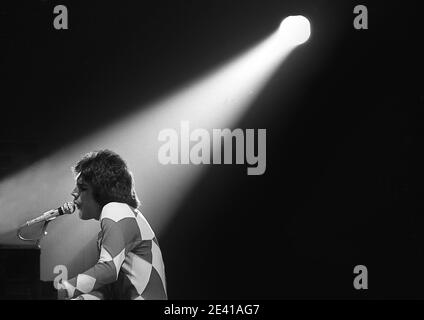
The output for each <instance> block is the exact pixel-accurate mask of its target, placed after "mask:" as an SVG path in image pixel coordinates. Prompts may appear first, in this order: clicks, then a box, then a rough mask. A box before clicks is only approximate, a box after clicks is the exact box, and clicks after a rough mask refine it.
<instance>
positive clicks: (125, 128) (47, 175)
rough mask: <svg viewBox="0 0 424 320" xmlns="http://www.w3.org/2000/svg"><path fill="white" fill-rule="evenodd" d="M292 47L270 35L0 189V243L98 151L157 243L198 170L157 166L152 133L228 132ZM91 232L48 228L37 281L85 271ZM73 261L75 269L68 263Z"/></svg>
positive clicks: (51, 202)
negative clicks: (184, 125) (116, 171)
mask: <svg viewBox="0 0 424 320" xmlns="http://www.w3.org/2000/svg"><path fill="white" fill-rule="evenodd" d="M283 39H284V37H283ZM294 47H295V45H294V44H293V43H290V42H289V41H285V40H282V38H281V35H280V32H279V31H278V30H277V31H276V32H274V33H273V34H271V35H270V36H269V37H268V38H266V39H265V40H263V41H262V42H260V43H259V44H257V45H255V46H254V47H253V48H252V49H250V50H249V51H247V52H245V53H243V54H241V55H240V56H238V57H236V58H235V59H232V60H231V61H229V62H227V63H225V64H223V65H222V66H220V67H218V68H217V69H216V70H214V71H212V72H210V73H208V74H206V75H205V76H203V77H200V78H199V79H196V80H195V81H193V82H191V83H190V84H187V85H185V86H183V87H181V88H180V89H179V90H176V91H175V92H174V93H172V94H170V95H168V96H167V97H165V98H163V99H160V100H158V101H155V102H153V103H151V104H149V105H147V106H145V107H143V108H142V111H140V112H139V113H136V114H132V115H130V116H128V117H125V118H123V119H120V120H119V121H117V122H116V123H115V124H113V125H109V126H108V127H105V128H104V129H103V130H101V131H99V132H97V133H95V134H93V135H91V136H88V137H86V139H84V140H83V141H80V142H77V143H74V144H72V145H69V146H67V147H63V148H62V149H61V150H58V151H57V152H56V153H55V154H53V155H51V156H49V157H47V158H45V159H43V160H41V161H39V162H37V163H34V164H33V165H32V166H30V167H28V168H27V169H25V170H23V171H21V172H19V173H17V174H15V175H13V176H11V177H9V178H7V179H5V180H3V181H1V182H0V215H1V219H2V223H1V224H0V242H1V243H17V240H16V238H15V237H14V233H13V232H12V231H13V230H16V228H17V227H18V226H19V225H20V224H21V223H23V222H24V221H26V220H27V219H29V218H31V217H34V216H37V215H38V214H39V213H41V212H44V211H45V210H46V209H50V208H56V207H58V206H59V205H61V204H62V203H63V202H64V201H67V199H70V192H71V190H72V189H73V186H74V180H73V176H72V174H71V171H70V167H71V166H72V165H74V164H75V162H76V161H77V160H78V159H80V157H81V156H82V155H83V154H85V153H86V152H89V151H92V150H98V149H103V148H108V149H111V150H114V151H115V152H117V153H118V154H120V155H121V156H122V157H123V158H124V159H125V160H126V161H127V163H128V166H129V168H130V169H131V170H132V172H133V174H134V178H135V183H136V190H137V193H138V195H139V198H140V200H141V211H142V213H143V214H144V215H145V216H146V218H147V219H148V221H149V222H150V223H151V225H152V227H153V228H154V230H155V231H156V234H157V235H159V238H160V234H161V233H162V232H164V230H166V227H167V225H168V224H169V223H170V221H171V218H172V216H173V213H174V212H175V211H176V210H177V208H178V206H179V204H180V202H181V201H182V199H183V198H184V197H185V196H186V195H187V194H189V192H190V191H191V188H192V187H193V186H194V184H195V181H196V179H198V178H199V176H200V173H201V168H202V167H201V166H196V165H161V164H160V163H159V161H158V150H159V148H160V146H161V145H162V143H161V142H159V141H158V134H159V132H160V131H161V130H163V129H166V128H173V129H175V130H176V131H177V132H179V128H180V123H181V121H189V124H190V129H191V130H193V129H195V128H204V129H207V130H211V129H213V128H222V129H224V128H230V129H231V128H233V126H234V125H235V124H236V123H237V121H238V120H239V119H240V118H241V116H242V115H243V114H244V112H245V111H246V109H247V108H248V107H249V105H250V104H251V103H252V102H253V101H254V99H255V98H256V97H257V95H258V94H259V93H260V91H261V90H262V88H263V87H264V86H265V85H266V83H267V81H268V80H269V79H270V77H271V76H272V75H273V73H274V72H275V71H276V70H277V69H278V66H279V65H280V64H281V63H282V61H284V58H285V57H286V56H287V55H288V54H289V53H290V52H291V51H292V49H293V48H294ZM98 231H99V223H98V222H96V221H84V222H82V221H80V220H79V219H78V217H77V214H73V215H70V216H64V217H61V218H58V219H56V220H55V221H54V222H52V223H51V224H50V225H49V229H48V232H49V234H48V236H47V237H45V238H44V239H43V241H42V242H41V246H42V251H41V252H42V254H41V279H42V280H52V279H53V278H54V277H55V275H54V274H53V268H54V267H55V266H56V265H66V266H68V269H69V268H70V266H72V267H71V269H69V276H73V275H75V274H76V273H78V272H81V271H84V270H85V269H87V268H88V267H90V266H91V265H92V264H93V263H94V262H95V259H96V258H97V255H96V253H95V252H93V251H95V245H92V240H93V235H96V233H97V232H98ZM87 248H89V249H87ZM77 255H79V257H78V259H79V263H75V259H76V257H77Z"/></svg>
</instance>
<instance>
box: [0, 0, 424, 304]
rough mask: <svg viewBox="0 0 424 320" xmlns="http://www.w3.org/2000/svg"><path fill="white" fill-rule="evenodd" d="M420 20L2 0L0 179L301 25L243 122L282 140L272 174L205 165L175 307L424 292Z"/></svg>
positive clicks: (255, 0) (178, 4)
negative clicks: (281, 28)
mask: <svg viewBox="0 0 424 320" xmlns="http://www.w3.org/2000/svg"><path fill="white" fill-rule="evenodd" d="M417 3H418V2H417ZM57 4H65V5H66V6H67V7H68V9H69V28H70V29H69V30H66V31H57V30H54V28H53V25H52V21H53V8H54V6H55V5H57ZM358 4H363V5H366V6H367V7H368V11H369V29H368V30H355V29H354V28H353V19H354V17H355V15H354V14H353V8H354V7H355V5H358ZM419 9H420V8H419V7H418V5H417V4H415V3H413V2H406V1H403V2H396V3H389V2H388V1H380V2H377V1H336V0H333V1H319V0H318V1H312V0H311V1H283V0H279V1H269V0H267V1H263V0H262V1H259V0H232V1H217V0H214V1H209V0H208V1H198V0H196V1H195V0H184V1H182V0H174V1H32V2H29V1H19V2H16V3H13V2H11V1H7V2H5V3H2V4H1V5H0V20H1V21H0V23H1V25H0V26H1V29H0V41H1V53H0V57H1V60H0V70H1V76H2V84H1V89H0V90H1V91H0V92H1V98H0V99H1V100H0V101H1V102H0V106H1V118H0V119H1V125H0V178H4V177H6V176H8V175H11V174H13V173H14V172H16V171H17V170H19V169H21V168H24V167H26V166H28V165H29V164H31V163H33V162H35V161H36V160H38V159H40V158H42V157H45V156H46V155H48V154H50V153H52V152H54V151H55V150H56V149H57V148H58V147H60V146H63V145H64V144H67V143H70V142H72V141H74V140H77V139H79V138H82V137H84V135H85V134H87V133H90V132H92V131H93V130H95V129H97V128H100V127H101V126H103V125H104V124H105V123H108V122H109V121H113V119H115V118H116V117H117V116H120V115H123V114H126V113H129V112H131V111H134V110H135V108H136V106H140V105H144V104H145V103H147V102H148V101H151V100H152V99H154V98H156V97H159V96H161V95H163V94H166V93H167V92H169V91H170V90H172V89H175V88H177V87H178V86H179V85H181V84H183V83H185V82H186V81H189V80H191V79H193V78H194V77H196V76H198V75H200V74H202V73H203V72H204V71H205V70H209V69H210V68H213V67H214V66H216V65H218V64H219V63H221V62H223V61H226V60H227V59H229V58H231V57H233V56H234V55H237V54H239V53H240V52H243V51H244V50H246V49H248V48H249V47H250V46H252V45H253V44H255V43H256V42H257V41H259V40H260V39H263V38H264V37H265V36H266V35H268V34H269V33H270V32H271V31H273V30H274V29H275V28H276V27H277V26H278V24H279V22H280V21H281V19H283V18H284V17H285V16H288V15H291V14H303V15H305V16H307V17H308V18H309V19H310V20H311V23H312V37H311V39H310V41H309V42H308V43H306V44H305V45H304V46H302V47H300V48H298V49H297V50H296V51H295V52H294V53H293V54H292V55H291V56H290V58H289V59H288V60H287V61H286V62H285V64H284V66H283V67H282V68H281V69H280V70H279V72H277V74H276V75H275V76H274V78H273V79H272V81H271V82H270V84H269V85H268V86H267V87H266V89H265V90H264V91H263V92H262V93H261V95H260V97H258V99H257V100H256V102H255V104H254V106H253V107H252V108H251V109H250V110H249V112H248V114H247V115H246V116H245V117H244V118H243V119H242V120H241V121H240V123H239V125H238V127H240V128H266V129H267V170H266V173H265V175H263V176H247V175H246V174H245V168H243V169H241V168H240V167H237V166H210V167H209V168H208V171H207V174H206V175H205V176H204V177H203V179H202V180H201V181H200V183H199V184H198V185H196V186H195V188H194V189H193V193H192V194H190V195H189V196H188V197H187V198H186V201H185V202H184V203H183V205H181V206H180V208H179V209H178V214H177V216H176V218H175V219H174V220H173V222H172V225H171V226H170V227H169V228H168V230H167V232H166V233H165V234H163V235H161V238H160V242H161V247H162V250H163V253H164V259H165V263H166V268H167V280H168V293H169V296H170V298H175V299H180V298H181V299H184V298H195V299H196V298H199V299H208V298H271V299H272V298H424V289H422V288H424V276H423V272H422V270H424V232H423V231H422V230H423V226H424V218H423V217H422V207H423V206H422V204H421V202H420V201H419V199H420V198H421V196H422V194H423V191H424V190H423V188H422V186H421V183H420V182H421V177H422V173H423V172H422V169H421V163H422V160H423V159H422V156H421V152H420V147H421V145H422V142H423V141H422V135H421V134H420V130H419V129H420V127H421V122H422V119H423V111H422V110H423V106H424V91H423V84H422V71H423V63H422V57H423V49H422V48H421V46H420V44H421V43H422V39H423V35H422V33H423V32H422V31H423V22H422V21H423V19H422V18H420V10H419ZM291 82H293V83H296V85H295V86H291V85H290V83H291ZM287 84H289V85H288V86H287ZM288 106H289V110H290V111H289V112H288V111H287V109H288ZM0 197H1V195H0ZM0 214H1V213H0ZM358 264H363V265H366V266H367V267H368V271H369V290H366V291H356V290H354V289H353V285H352V283H353V279H354V275H353V268H354V266H355V265H358Z"/></svg>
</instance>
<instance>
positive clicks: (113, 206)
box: [100, 202, 135, 222]
mask: <svg viewBox="0 0 424 320" xmlns="http://www.w3.org/2000/svg"><path fill="white" fill-rule="evenodd" d="M106 218H108V219H111V220H113V221H115V222H118V221H120V220H122V219H124V218H135V216H134V213H133V211H132V209H131V208H130V206H129V205H127V204H126V203H121V202H109V203H108V204H106V205H105V206H104V207H103V209H102V213H101V215H100V221H102V220H103V219H106Z"/></svg>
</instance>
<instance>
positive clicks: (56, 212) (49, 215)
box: [24, 202, 76, 227]
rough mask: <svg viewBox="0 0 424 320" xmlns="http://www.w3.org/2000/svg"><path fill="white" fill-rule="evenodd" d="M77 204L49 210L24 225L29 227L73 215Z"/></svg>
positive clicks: (66, 204)
mask: <svg viewBox="0 0 424 320" xmlns="http://www.w3.org/2000/svg"><path fill="white" fill-rule="evenodd" d="M75 208H76V206H75V204H74V203H73V202H66V203H65V204H64V205H63V206H61V207H59V208H57V209H53V210H49V211H46V212H44V213H43V214H42V215H41V216H39V217H37V218H34V219H32V220H29V221H27V222H25V223H24V226H26V227H29V226H31V225H33V224H35V223H38V222H42V221H50V220H53V219H55V218H56V217H58V216H62V215H64V214H71V213H74V212H75Z"/></svg>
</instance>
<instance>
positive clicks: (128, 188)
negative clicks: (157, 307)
mask: <svg viewBox="0 0 424 320" xmlns="http://www.w3.org/2000/svg"><path fill="white" fill-rule="evenodd" d="M74 171H75V175H76V187H75V189H74V190H73V191H72V196H73V197H74V203H75V205H76V208H77V209H78V211H79V212H78V213H79V217H80V218H81V219H83V220H89V219H96V220H99V221H100V226H101V231H100V233H99V235H98V241H97V245H98V250H99V254H100V258H99V260H98V262H97V263H96V264H95V265H94V266H93V267H91V268H90V269H88V270H87V271H85V272H84V273H81V274H79V275H77V276H76V277H75V278H73V279H70V280H68V281H62V283H61V284H62V287H63V288H65V290H66V292H67V296H68V298H69V299H81V300H83V299H86V300H87V299H131V300H147V299H155V300H159V299H167V292H166V280H165V267H164V264H163V260H162V254H161V250H160V247H159V243H158V241H157V239H156V236H155V233H154V232H153V230H152V229H151V227H150V225H149V223H148V222H147V221H146V219H145V218H144V216H143V215H142V214H141V212H140V211H139V210H138V209H137V207H138V206H139V204H140V203H139V201H138V198H137V195H136V193H135V190H134V181H133V178H132V175H131V173H130V171H129V170H128V168H127V165H126V163H125V162H124V160H123V159H122V158H121V157H120V156H119V155H118V154H116V153H114V152H112V151H109V150H101V151H97V152H91V153H88V154H87V155H85V156H84V157H83V158H82V159H81V160H80V161H79V162H78V163H77V165H76V166H75V168H74Z"/></svg>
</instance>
